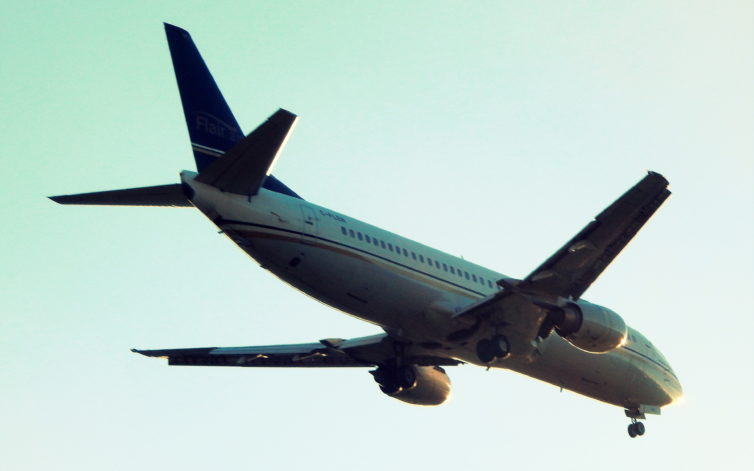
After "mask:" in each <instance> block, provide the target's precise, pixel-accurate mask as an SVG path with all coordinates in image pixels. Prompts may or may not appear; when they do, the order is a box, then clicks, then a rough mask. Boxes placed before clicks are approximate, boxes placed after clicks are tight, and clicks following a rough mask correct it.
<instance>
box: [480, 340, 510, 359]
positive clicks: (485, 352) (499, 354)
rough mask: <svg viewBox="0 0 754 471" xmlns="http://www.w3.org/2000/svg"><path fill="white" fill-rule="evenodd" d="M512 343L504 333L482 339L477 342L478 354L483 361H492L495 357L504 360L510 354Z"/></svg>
mask: <svg viewBox="0 0 754 471" xmlns="http://www.w3.org/2000/svg"><path fill="white" fill-rule="evenodd" d="M510 348H511V347H510V344H509V343H508V339H507V338H505V336H503V335H496V336H494V337H492V338H491V339H482V340H480V341H479V342H477V344H476V355H477V357H479V361H481V362H482V363H492V362H493V361H494V360H495V359H500V360H502V359H503V358H506V357H507V356H508V355H510Z"/></svg>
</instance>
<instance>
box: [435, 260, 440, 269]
mask: <svg viewBox="0 0 754 471" xmlns="http://www.w3.org/2000/svg"><path fill="white" fill-rule="evenodd" d="M435 266H436V267H437V268H440V262H438V261H437V260H435Z"/></svg>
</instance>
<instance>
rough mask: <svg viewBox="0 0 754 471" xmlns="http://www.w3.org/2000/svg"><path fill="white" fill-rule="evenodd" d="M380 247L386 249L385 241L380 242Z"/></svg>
mask: <svg viewBox="0 0 754 471" xmlns="http://www.w3.org/2000/svg"><path fill="white" fill-rule="evenodd" d="M380 245H381V246H382V248H383V249H384V248H386V247H385V241H384V240H381V241H380Z"/></svg>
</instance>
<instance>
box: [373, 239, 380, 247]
mask: <svg viewBox="0 0 754 471" xmlns="http://www.w3.org/2000/svg"><path fill="white" fill-rule="evenodd" d="M372 243H373V244H374V246H375V247H379V246H380V241H379V240H377V239H376V238H374V237H372Z"/></svg>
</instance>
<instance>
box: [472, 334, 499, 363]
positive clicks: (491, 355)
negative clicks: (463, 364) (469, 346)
mask: <svg viewBox="0 0 754 471" xmlns="http://www.w3.org/2000/svg"><path fill="white" fill-rule="evenodd" d="M476 356H477V357H478V358H479V361H481V362H482V363H491V362H492V360H494V359H495V346H494V345H493V343H492V340H490V339H482V340H480V341H479V342H477V344H476Z"/></svg>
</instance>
